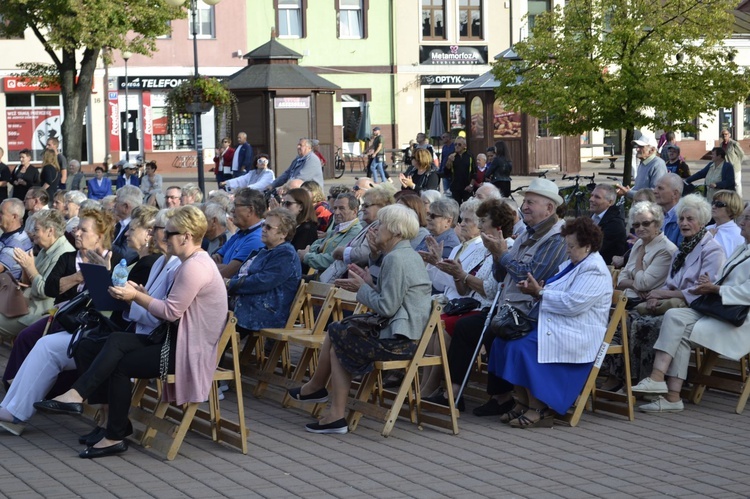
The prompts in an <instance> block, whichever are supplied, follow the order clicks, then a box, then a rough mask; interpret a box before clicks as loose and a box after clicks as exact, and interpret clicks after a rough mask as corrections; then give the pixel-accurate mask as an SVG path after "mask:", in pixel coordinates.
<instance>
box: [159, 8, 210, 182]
mask: <svg viewBox="0 0 750 499" xmlns="http://www.w3.org/2000/svg"><path fill="white" fill-rule="evenodd" d="M166 2H167V3H168V4H169V5H172V6H174V7H179V6H181V5H182V4H183V3H185V0H166ZM219 2H221V0H203V3H205V4H206V5H217V4H218V3H219ZM190 15H191V18H192V20H193V33H192V34H193V63H194V64H193V78H194V79H195V80H197V79H198V78H199V77H200V73H199V72H198V0H190ZM194 107H195V108H194V109H191V110H190V111H191V112H192V113H193V138H194V141H195V149H196V154H197V155H198V158H197V160H198V187H199V188H200V190H201V192H203V194H204V195H205V193H206V180H205V173H204V171H203V133H202V130H201V111H200V110H199V109H198V108H197V107H198V106H194Z"/></svg>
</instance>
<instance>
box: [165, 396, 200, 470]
mask: <svg viewBox="0 0 750 499" xmlns="http://www.w3.org/2000/svg"><path fill="white" fill-rule="evenodd" d="M197 410H198V404H197V403H195V402H191V403H189V404H187V407H186V408H185V411H184V413H183V415H182V422H181V423H180V426H179V427H178V428H177V431H176V432H175V434H174V441H173V442H172V445H171V446H170V447H169V451H168V452H167V461H171V460H173V459H174V458H175V457H176V456H177V453H178V452H179V451H180V447H181V446H182V441H183V440H185V435H187V432H188V430H189V429H190V424H191V423H192V422H193V417H194V416H195V411H197Z"/></svg>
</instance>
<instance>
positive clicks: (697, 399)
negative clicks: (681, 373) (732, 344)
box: [690, 351, 719, 404]
mask: <svg viewBox="0 0 750 499" xmlns="http://www.w3.org/2000/svg"><path fill="white" fill-rule="evenodd" d="M717 362H719V354H717V353H716V352H712V351H709V352H707V353H706V354H705V355H704V356H703V359H702V361H701V363H700V366H701V367H700V370H699V371H698V372H699V373H700V375H701V376H710V375H711V372H713V370H714V367H716V363H717ZM705 391H706V385H703V384H700V383H696V385H695V386H694V387H693V391H692V393H691V394H690V400H691V401H692V402H693V403H694V404H700V403H701V399H703V394H704V393H705Z"/></svg>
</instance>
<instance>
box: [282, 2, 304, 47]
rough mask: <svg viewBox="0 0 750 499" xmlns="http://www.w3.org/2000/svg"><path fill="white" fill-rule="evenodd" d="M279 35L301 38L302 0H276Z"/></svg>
mask: <svg viewBox="0 0 750 499" xmlns="http://www.w3.org/2000/svg"><path fill="white" fill-rule="evenodd" d="M277 14H278V17H279V23H278V24H279V36H281V37H285V38H302V36H303V35H302V0H278V10H277Z"/></svg>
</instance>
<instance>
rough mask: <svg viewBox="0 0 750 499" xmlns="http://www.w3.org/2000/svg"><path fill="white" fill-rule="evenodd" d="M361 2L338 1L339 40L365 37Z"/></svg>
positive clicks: (353, 0) (355, 0)
mask: <svg viewBox="0 0 750 499" xmlns="http://www.w3.org/2000/svg"><path fill="white" fill-rule="evenodd" d="M362 3H363V0H338V16H339V38H354V39H360V38H364V37H365V34H364V33H365V30H364V25H365V17H364V12H365V9H364V6H363V5H362Z"/></svg>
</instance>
